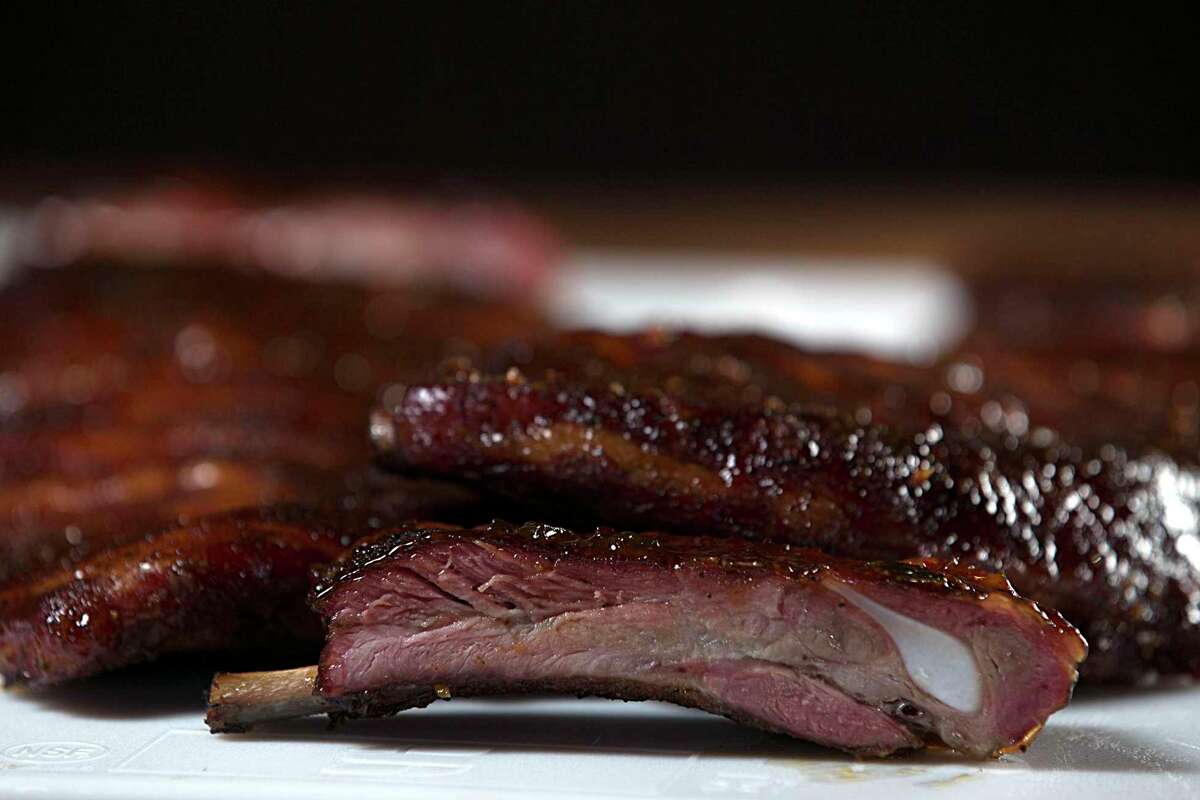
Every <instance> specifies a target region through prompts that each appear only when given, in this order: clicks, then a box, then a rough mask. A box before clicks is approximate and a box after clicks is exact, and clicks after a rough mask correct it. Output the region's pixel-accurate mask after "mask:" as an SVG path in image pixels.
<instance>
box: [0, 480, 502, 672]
mask: <svg viewBox="0 0 1200 800" xmlns="http://www.w3.org/2000/svg"><path fill="white" fill-rule="evenodd" d="M493 510H494V507H493V506H487V507H484V506H481V505H480V504H479V503H478V502H477V501H476V499H475V498H474V497H473V496H472V495H471V494H470V493H469V492H466V491H464V490H462V489H459V488H457V487H454V486H450V485H446V484H438V483H435V482H433V481H397V480H390V481H383V480H379V481H375V482H374V484H373V485H371V486H369V487H365V488H364V489H362V490H360V491H358V492H354V493H348V494H345V495H344V496H343V497H342V498H341V499H340V501H339V502H337V503H335V504H331V505H329V506H325V507H312V506H302V505H298V504H283V505H279V506H264V507H261V508H249V509H243V510H240V511H233V512H227V513H220V514H214V515H211V516H208V517H202V518H200V519H199V520H197V521H195V522H193V523H190V524H186V525H179V526H173V527H169V528H166V529H164V530H161V531H159V532H157V533H153V534H149V535H146V536H143V537H141V538H138V539H136V540H134V541H129V542H126V543H125V544H122V545H120V546H113V547H109V548H107V549H105V550H102V551H100V552H97V553H93V554H91V555H89V556H88V557H86V558H84V559H82V560H80V561H78V562H77V563H73V564H70V565H68V566H66V567H60V568H57V569H53V570H49V571H40V572H35V573H32V574H29V575H26V576H23V577H22V578H21V579H20V580H17V581H12V582H10V583H9V584H7V585H5V586H3V587H2V588H0V678H3V680H4V681H5V682H8V683H12V682H21V683H27V684H30V685H33V686H45V685H48V684H53V683H58V682H61V681H64V680H68V679H72V678H79V677H84V676H87V675H91V674H94V673H97V672H101V671H103V670H106V669H113V668H116V667H121V666H125V665H128V664H134V663H138V662H142V661H149V660H152V659H155V658H157V657H158V656H160V655H163V654H165V653H171V652H179V651H190V650H230V651H232V650H253V649H261V648H263V647H267V646H272V647H275V646H285V645H286V646H289V647H303V646H310V645H315V644H316V643H318V642H319V641H320V630H321V628H320V624H319V621H318V620H317V618H316V617H315V616H314V615H313V614H312V613H311V611H310V610H309V609H308V606H307V604H306V602H305V598H306V597H307V595H308V592H309V590H310V588H311V586H312V580H313V575H312V570H313V568H314V567H315V566H317V565H320V564H326V563H328V562H329V561H331V560H333V559H335V558H336V557H338V556H339V555H341V554H342V553H343V552H345V549H346V548H347V547H348V546H349V545H350V544H351V543H352V542H353V541H354V539H355V538H357V537H358V536H361V535H363V534H365V533H369V532H371V531H373V530H376V529H378V528H380V527H381V526H383V525H385V524H395V523H397V522H399V521H402V520H405V519H409V518H412V517H418V518H419V517H423V516H427V515H437V516H440V517H443V518H447V519H455V520H461V521H464V522H467V521H478V520H481V519H487V518H489V516H490V513H491V511H493Z"/></svg>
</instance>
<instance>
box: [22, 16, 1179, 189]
mask: <svg viewBox="0 0 1200 800" xmlns="http://www.w3.org/2000/svg"><path fill="white" fill-rule="evenodd" d="M80 5H82V4H80ZM386 8H387V9H389V10H390V12H389V13H387V14H386V16H385V15H381V14H380V13H379V9H378V8H375V7H371V6H364V5H356V4H339V5H337V6H336V7H333V6H323V7H311V6H299V5H294V4H258V3H250V2H246V3H240V4H237V5H224V4H210V3H191V4H182V3H178V4H177V3H144V4H120V3H105V4H97V5H96V6H95V7H84V8H81V7H79V6H77V5H75V4H72V5H70V6H67V5H65V4H64V5H62V6H60V7H52V8H47V7H45V6H35V5H27V6H22V5H8V6H6V7H5V9H4V10H3V11H0V25H3V28H4V30H3V32H2V33H0V36H2V37H3V52H4V54H5V55H4V56H3V58H4V62H5V75H4V78H3V86H4V87H5V88H4V93H3V94H4V97H3V100H0V103H2V105H0V123H2V124H0V166H2V167H4V168H7V169H9V170H10V171H11V170H13V169H17V170H20V169H28V168H36V167H42V166H46V165H50V166H62V165H68V166H71V165H83V166H88V167H92V168H99V169H108V168H113V167H114V166H115V167H123V166H128V165H140V164H146V163H167V164H183V163H187V164H203V165H213V166H221V167H226V168H233V169H242V170H245V169H251V170H257V171H263V172H266V173H269V174H274V175H281V176H286V175H293V174H317V175H323V174H353V175H371V176H378V177H381V178H406V177H447V176H463V177H475V176H478V177H483V178H489V179H493V180H499V181H501V182H503V181H504V180H506V179H511V180H514V181H521V180H533V181H538V180H549V181H561V180H565V181H585V182H592V183H606V182H607V183H614V182H615V183H624V182H640V181H648V180H670V181H674V182H697V181H699V182H707V183H720V182H733V183H747V182H754V183H767V182H769V183H783V184H789V183H800V182H830V181H839V180H863V181H875V182H879V181H883V182H888V181H892V182H895V181H910V180H914V179H916V180H920V181H925V182H934V183H936V182H945V181H963V180H988V181H1033V182H1040V183H1056V182H1065V183H1070V184H1089V185H1090V184H1112V183H1118V184H1120V183H1122V182H1129V181H1133V182H1137V183H1139V184H1141V185H1146V184H1151V185H1163V186H1183V187H1189V186H1191V185H1193V184H1195V183H1197V182H1198V181H1200V137H1198V136H1197V134H1198V133H1200V129H1198V128H1197V126H1196V124H1195V121H1194V117H1195V114H1196V108H1197V100H1200V94H1198V92H1197V83H1198V81H1197V77H1198V74H1197V73H1198V70H1197V66H1196V45H1195V41H1194V31H1195V27H1194V25H1190V24H1186V23H1185V22H1184V20H1183V19H1168V18H1164V17H1162V16H1161V15H1159V14H1157V13H1154V12H1152V10H1151V9H1148V8H1147V9H1143V8H1140V7H1137V6H1133V7H1130V8H1129V9H1127V10H1126V11H1125V12H1124V13H1123V14H1122V15H1120V16H1107V17H1103V18H1100V17H1098V16H1097V15H1098V13H1099V12H1097V11H1096V7H1095V6H1081V7H1079V9H1078V10H1076V11H1066V12H1057V13H1056V14H1053V15H1052V14H1049V13H1048V12H1046V11H1045V10H1044V9H1039V10H1029V11H1021V10H1019V9H1015V8H1013V7H1011V6H1005V7H1004V8H1001V9H999V10H988V11H986V12H977V11H971V12H964V11H962V10H956V9H958V7H957V6H946V7H940V8H939V7H931V6H925V5H922V6H920V8H919V9H910V8H901V7H888V6H884V5H875V4H872V5H844V4H843V5H838V6H836V10H833V11H831V10H829V9H825V10H818V9H817V7H812V8H808V7H802V6H801V5H800V4H794V6H792V10H791V11H788V12H778V11H766V10H762V9H763V7H761V6H760V7H753V6H745V5H742V4H737V5H733V4H730V5H727V6H726V7H725V8H724V9H723V10H719V11H716V12H703V13H702V12H700V11H698V10H697V9H698V6H687V5H682V4H681V5H679V6H677V7H667V6H665V5H659V4H652V3H641V4H628V5H625V4H591V3H588V4H583V3H571V4H550V3H546V4H542V3H527V4H521V3H518V4H497V5H495V6H491V5H487V6H485V5H482V4H480V5H474V4H463V5H459V4H438V5H437V6H436V8H435V7H433V6H425V5H421V6H414V5H403V4H390V5H389V6H387V7H386ZM485 9H486V11H485Z"/></svg>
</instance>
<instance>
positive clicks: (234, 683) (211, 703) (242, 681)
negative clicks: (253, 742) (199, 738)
mask: <svg viewBox="0 0 1200 800" xmlns="http://www.w3.org/2000/svg"><path fill="white" fill-rule="evenodd" d="M316 680H317V668H316V666H311V667H299V668H297V669H284V670H276V671H273V672H220V673H217V675H216V676H215V677H214V678H213V682H212V686H211V687H210V688H209V690H208V715H207V716H206V717H205V721H206V722H207V723H208V727H209V730H211V731H212V732H213V733H240V732H242V731H246V730H249V729H250V728H251V727H252V726H253V725H255V724H257V723H260V722H271V721H274V720H282V719H295V718H297V717H310V716H312V715H314V714H323V713H325V712H328V711H332V710H335V708H336V706H335V705H334V704H333V703H332V702H331V701H329V700H327V699H326V698H324V697H322V696H320V695H319V694H316Z"/></svg>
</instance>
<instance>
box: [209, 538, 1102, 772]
mask: <svg viewBox="0 0 1200 800" xmlns="http://www.w3.org/2000/svg"><path fill="white" fill-rule="evenodd" d="M316 608H317V609H318V611H319V612H320V614H321V616H322V617H323V619H324V620H325V622H326V625H327V642H326V645H325V649H324V651H323V653H322V656H321V662H320V668H319V671H318V673H317V675H316V679H315V686H316V692H317V694H319V695H320V696H321V697H322V698H323V699H324V700H325V701H328V704H327V706H326V707H325V709H324V710H330V711H335V712H336V713H343V714H350V715H373V714H383V713H391V712H394V711H397V710H400V709H403V708H408V707H412V706H419V705H425V704H427V703H429V702H431V701H433V700H434V699H436V698H438V697H442V698H449V697H451V696H471V695H480V694H494V693H512V692H517V693H521V692H528V691H556V692H566V693H572V694H595V695H601V696H607V697H617V698H622V699H631V700H640V699H665V700H670V701H672V702H676V703H681V704H683V705H689V706H695V707H698V708H702V709H706V710H709V711H713V712H716V713H720V714H725V715H726V716H729V717H732V718H733V719H736V720H739V721H741V722H744V723H749V724H752V725H757V726H759V727H763V728H766V729H768V730H773V731H778V732H782V733H787V734H790V735H793V736H798V737H801V738H804V739H809V740H812V741H815V742H819V743H821V744H825V745H829V746H833V747H839V748H842V749H846V750H850V751H852V752H856V753H862V754H869V755H883V754H887V753H891V752H894V751H897V750H907V749H913V748H919V747H922V746H924V745H925V744H927V743H930V742H937V743H943V744H946V745H948V746H950V747H953V748H955V749H957V750H961V751H963V752H966V753H970V754H972V755H976V756H987V755H993V754H998V753H1000V752H1004V751H1007V750H1010V749H1015V748H1018V747H1021V748H1023V747H1024V746H1025V745H1026V744H1027V743H1028V741H1029V740H1030V739H1031V738H1032V736H1033V735H1034V734H1035V733H1036V731H1037V730H1038V729H1039V728H1040V727H1041V725H1042V724H1043V723H1044V721H1045V719H1046V717H1047V716H1048V715H1049V714H1051V713H1052V712H1053V711H1055V710H1057V709H1058V708H1060V707H1062V706H1063V705H1064V704H1065V703H1066V702H1067V699H1068V697H1069V695H1070V691H1071V687H1072V685H1073V683H1074V680H1075V675H1076V665H1077V663H1078V662H1079V661H1080V660H1081V659H1082V658H1083V656H1084V653H1085V646H1084V644H1083V641H1082V639H1081V638H1080V637H1079V635H1078V634H1077V633H1076V632H1075V631H1074V630H1073V629H1071V628H1070V626H1068V625H1066V624H1065V623H1064V622H1063V621H1062V620H1061V619H1060V618H1059V617H1057V616H1056V615H1055V614H1053V613H1052V612H1050V613H1047V612H1043V611H1042V610H1041V609H1039V608H1037V607H1036V606H1034V605H1033V604H1031V603H1028V602H1026V601H1024V600H1022V599H1020V598H1018V597H1016V596H1015V595H1014V594H1013V593H1012V591H1011V589H1010V588H1009V587H1008V585H1007V584H1006V583H1005V582H1004V580H1003V579H1002V578H999V577H997V576H994V575H987V574H984V573H981V572H979V571H977V570H974V569H971V568H966V567H956V566H946V565H942V564H940V563H938V562H936V561H932V560H931V561H922V562H917V561H914V562H909V563H864V562H854V561H847V560H843V559H835V558H831V557H829V556H826V555H825V554H823V553H819V552H816V551H811V550H802V549H799V548H793V547H790V546H788V545H772V544H765V543H751V542H748V541H744V540H736V539H728V538H726V539H716V538H709V537H700V536H698V537H679V536H670V535H665V534H619V533H614V532H612V531H597V532H595V533H592V534H575V533H571V532H569V531H566V530H564V529H561V528H555V527H550V526H545V525H538V524H528V525H525V526H521V527H515V526H511V525H507V524H504V523H495V524H492V525H489V526H486V527H484V528H477V529H473V530H454V529H447V528H446V527H445V526H436V527H421V526H411V527H408V528H406V529H401V530H398V531H394V532H390V533H388V534H385V535H382V536H379V537H377V538H375V539H374V540H373V541H370V542H368V543H366V544H364V545H361V546H360V547H358V548H357V549H356V550H355V552H354V553H353V555H352V556H351V557H349V558H348V559H347V560H345V561H344V562H343V563H342V564H340V565H339V566H338V567H336V568H335V569H333V570H331V571H330V572H329V573H328V574H327V575H326V576H325V578H324V580H323V581H322V584H321V585H320V586H319V588H318V590H317V593H316ZM221 683H222V679H221V678H218V681H217V684H218V686H219V685H220V684H221ZM243 695H244V693H243ZM215 699H216V700H217V703H216V705H214V706H213V708H212V710H211V711H210V717H209V720H210V724H211V725H212V726H213V727H214V728H215V729H218V730H221V729H229V728H237V727H239V726H244V725H242V722H244V719H243V720H242V722H239V719H238V714H239V713H242V712H246V711H247V710H249V711H252V710H253V709H252V708H251V709H245V708H241V709H239V708H237V707H223V705H222V704H221V698H220V697H217V698H215ZM301 710H302V711H311V705H310V706H308V707H304V706H303V704H301Z"/></svg>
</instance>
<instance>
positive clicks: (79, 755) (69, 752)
mask: <svg viewBox="0 0 1200 800" xmlns="http://www.w3.org/2000/svg"><path fill="white" fill-rule="evenodd" d="M0 755H2V756H3V757H4V758H5V759H7V760H9V761H17V762H19V763H22V764H77V763H79V762H81V761H95V760H96V759H97V758H103V757H104V756H106V755H108V748H107V747H105V746H104V745H99V744H89V743H88V742H34V743H32V744H14V745H13V746H12V747H8V748H5V749H4V752H3V753H0Z"/></svg>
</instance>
